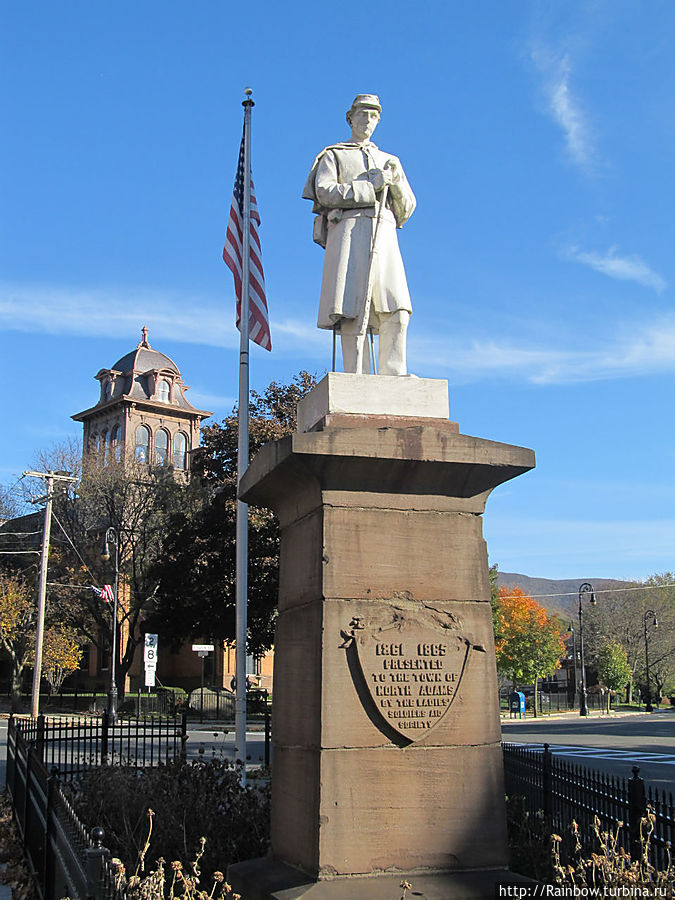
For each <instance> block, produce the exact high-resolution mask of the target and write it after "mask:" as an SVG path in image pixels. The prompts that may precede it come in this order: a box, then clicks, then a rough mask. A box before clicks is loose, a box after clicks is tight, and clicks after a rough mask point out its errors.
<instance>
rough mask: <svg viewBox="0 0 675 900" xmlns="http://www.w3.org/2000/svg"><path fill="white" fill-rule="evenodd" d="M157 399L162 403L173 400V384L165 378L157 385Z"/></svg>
mask: <svg viewBox="0 0 675 900" xmlns="http://www.w3.org/2000/svg"><path fill="white" fill-rule="evenodd" d="M157 399H158V400H159V401H160V402H161V403H170V402H171V385H170V384H169V382H168V381H167V380H166V379H165V378H163V379H162V380H161V381H160V383H159V385H158V386H157Z"/></svg>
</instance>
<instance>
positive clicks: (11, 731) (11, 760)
mask: <svg viewBox="0 0 675 900" xmlns="http://www.w3.org/2000/svg"><path fill="white" fill-rule="evenodd" d="M12 736H13V737H14V740H12ZM10 747H11V748H12V749H13V752H10ZM10 765H11V768H12V806H14V802H15V798H16V719H15V718H14V713H10V716H9V722H8V723H7V765H6V768H5V787H6V788H8V787H9V769H10Z"/></svg>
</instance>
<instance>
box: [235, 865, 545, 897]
mask: <svg viewBox="0 0 675 900" xmlns="http://www.w3.org/2000/svg"><path fill="white" fill-rule="evenodd" d="M227 880H228V882H229V884H230V885H232V887H233V889H234V890H235V891H237V892H238V893H240V894H241V895H242V897H245V898H246V900H397V898H398V897H400V896H401V893H402V890H401V887H400V885H401V882H402V881H407V882H409V883H410V884H411V885H412V890H411V891H408V896H409V897H410V900H413V898H415V900H492V898H493V897H494V898H497V897H499V886H500V885H502V886H504V887H506V886H508V885H534V884H535V882H534V881H532V880H531V879H529V878H524V877H523V876H521V875H515V874H514V873H513V872H508V871H506V870H505V869H491V870H487V871H482V872H434V873H419V872H397V873H395V874H386V875H368V876H358V875H352V876H348V877H345V878H332V879H329V880H326V881H313V880H312V879H310V878H309V876H307V875H304V874H303V873H302V872H300V871H299V870H298V869H294V868H293V867H292V866H287V865H286V864H285V863H282V862H279V861H278V860H274V859H269V858H266V857H265V858H263V859H251V860H247V861H246V862H242V863H236V864H235V865H233V866H230V868H229V869H228V870H227ZM504 896H507V894H506V892H504Z"/></svg>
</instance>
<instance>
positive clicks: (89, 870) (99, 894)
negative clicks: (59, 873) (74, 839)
mask: <svg viewBox="0 0 675 900" xmlns="http://www.w3.org/2000/svg"><path fill="white" fill-rule="evenodd" d="M91 836H92V838H93V839H94V840H95V841H96V846H95V847H87V849H86V850H85V851H84V855H85V871H86V874H87V900H102V898H103V879H102V878H101V874H102V873H101V867H102V865H101V864H102V862H103V860H104V859H107V858H108V857H109V856H110V851H109V850H108V848H107V847H104V846H103V838H104V837H105V831H104V830H103V829H102V828H92V830H91Z"/></svg>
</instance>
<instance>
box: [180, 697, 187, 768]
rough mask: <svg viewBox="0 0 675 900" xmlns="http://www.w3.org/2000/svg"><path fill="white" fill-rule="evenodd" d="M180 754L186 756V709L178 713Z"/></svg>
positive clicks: (182, 757) (182, 756) (183, 757)
mask: <svg viewBox="0 0 675 900" xmlns="http://www.w3.org/2000/svg"><path fill="white" fill-rule="evenodd" d="M180 756H181V759H185V758H186V757H187V710H186V709H183V710H181V714H180Z"/></svg>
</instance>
